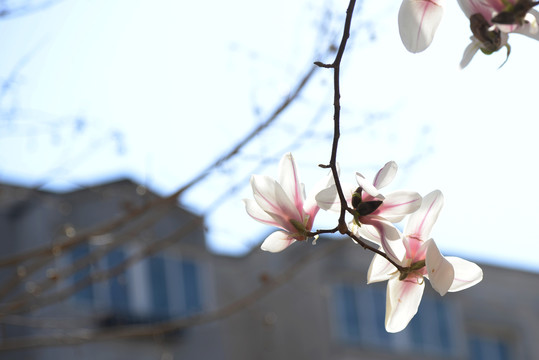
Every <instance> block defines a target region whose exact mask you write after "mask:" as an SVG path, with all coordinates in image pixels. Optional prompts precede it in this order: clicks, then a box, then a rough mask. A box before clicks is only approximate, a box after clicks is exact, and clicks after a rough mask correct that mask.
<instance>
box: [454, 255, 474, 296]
mask: <svg viewBox="0 0 539 360" xmlns="http://www.w3.org/2000/svg"><path fill="white" fill-rule="evenodd" d="M446 260H447V261H449V262H450V263H451V264H452V265H453V268H454V269H455V279H454V280H453V283H452V284H451V287H450V288H449V292H455V291H460V290H464V289H467V288H469V287H471V286H474V285H475V284H477V283H478V282H480V281H481V280H483V270H481V268H480V267H479V266H477V265H476V264H474V263H473V262H471V261H467V260H464V259H461V258H458V257H454V256H447V257H446Z"/></svg>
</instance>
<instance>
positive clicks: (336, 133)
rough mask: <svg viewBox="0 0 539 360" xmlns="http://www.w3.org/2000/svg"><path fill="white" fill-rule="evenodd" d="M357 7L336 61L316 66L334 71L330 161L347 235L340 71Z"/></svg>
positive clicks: (343, 230)
mask: <svg viewBox="0 0 539 360" xmlns="http://www.w3.org/2000/svg"><path fill="white" fill-rule="evenodd" d="M355 5H356V1H355V0H350V3H349V4H348V9H347V10H346V20H345V22H344V30H343V35H342V39H341V44H340V45H339V50H338V51H337V55H336V56H335V60H334V61H333V63H332V64H323V63H321V62H319V61H317V62H315V63H314V64H315V65H317V66H319V67H324V68H332V69H333V94H334V96H333V108H334V113H333V145H332V148H331V158H330V161H329V167H330V168H331V173H332V174H333V179H334V180H335V186H336V187H337V194H338V195H339V200H340V202H341V213H340V216H339V225H338V230H339V232H340V233H341V234H346V232H347V231H348V226H347V225H346V220H345V215H346V211H347V209H348V205H347V203H346V198H345V197H344V193H343V191H342V186H341V182H340V181H339V174H338V172H337V148H338V146H339V137H340V134H341V133H340V118H341V103H340V99H341V93H340V80H339V77H340V69H341V60H342V57H343V54H344V50H345V48H346V42H347V41H348V38H349V37H350V26H351V23H352V14H353V12H354V6H355Z"/></svg>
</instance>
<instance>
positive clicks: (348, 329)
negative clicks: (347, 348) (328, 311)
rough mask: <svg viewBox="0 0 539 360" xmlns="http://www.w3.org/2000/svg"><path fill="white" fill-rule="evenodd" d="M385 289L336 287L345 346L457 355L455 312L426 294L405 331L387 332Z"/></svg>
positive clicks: (339, 333)
mask: <svg viewBox="0 0 539 360" xmlns="http://www.w3.org/2000/svg"><path fill="white" fill-rule="evenodd" d="M385 291H386V290H385V286H383V285H382V286H380V285H379V284H374V285H369V286H361V285H354V284H339V285H336V286H335V287H334V299H335V301H334V303H335V310H336V311H335V317H336V327H335V328H336V332H337V334H336V335H337V338H338V339H339V340H340V341H342V342H345V343H348V344H354V345H359V346H363V347H375V348H380V349H382V350H384V351H387V350H390V351H401V350H404V351H408V352H415V353H421V354H433V355H449V356H450V355H453V354H454V353H455V350H454V349H455V336H454V330H453V325H452V323H451V316H452V310H451V307H450V306H448V305H447V303H446V302H444V301H442V299H441V298H440V299H438V298H435V297H430V296H428V295H425V296H424V297H423V299H422V301H421V305H420V307H419V312H418V313H417V314H416V316H415V317H414V318H413V319H412V321H411V322H410V324H409V325H408V326H407V328H406V329H405V330H403V331H402V332H400V333H396V334H391V333H388V332H386V330H385V325H384V323H385V303H386V300H385Z"/></svg>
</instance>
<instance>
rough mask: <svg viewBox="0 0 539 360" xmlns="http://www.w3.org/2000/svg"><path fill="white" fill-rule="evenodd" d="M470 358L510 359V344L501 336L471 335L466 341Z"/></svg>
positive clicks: (476, 359) (482, 359)
mask: <svg viewBox="0 0 539 360" xmlns="http://www.w3.org/2000/svg"><path fill="white" fill-rule="evenodd" d="M468 345H469V348H470V360H510V359H512V358H513V357H512V356H511V345H510V343H509V342H508V341H506V340H504V339H503V338H501V337H496V336H489V335H472V336H470V339H469V341H468Z"/></svg>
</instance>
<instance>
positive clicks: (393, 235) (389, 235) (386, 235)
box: [356, 216, 404, 262]
mask: <svg viewBox="0 0 539 360" xmlns="http://www.w3.org/2000/svg"><path fill="white" fill-rule="evenodd" d="M359 221H360V222H361V226H360V227H357V231H356V235H359V236H362V237H364V238H366V239H367V240H370V241H373V242H375V243H377V244H379V245H381V246H382V249H383V250H384V252H385V253H386V254H387V255H388V256H389V257H390V258H391V260H393V261H395V262H398V261H400V260H401V259H402V255H403V254H404V251H401V250H402V249H401V247H400V245H401V244H402V242H401V241H397V240H400V239H401V233H400V231H399V230H398V229H397V228H396V227H395V225H393V224H392V223H390V222H389V221H387V220H385V219H384V218H381V217H377V216H362V217H360V218H359Z"/></svg>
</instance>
